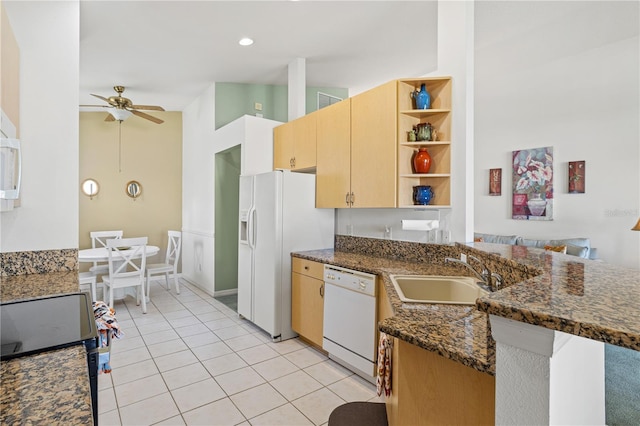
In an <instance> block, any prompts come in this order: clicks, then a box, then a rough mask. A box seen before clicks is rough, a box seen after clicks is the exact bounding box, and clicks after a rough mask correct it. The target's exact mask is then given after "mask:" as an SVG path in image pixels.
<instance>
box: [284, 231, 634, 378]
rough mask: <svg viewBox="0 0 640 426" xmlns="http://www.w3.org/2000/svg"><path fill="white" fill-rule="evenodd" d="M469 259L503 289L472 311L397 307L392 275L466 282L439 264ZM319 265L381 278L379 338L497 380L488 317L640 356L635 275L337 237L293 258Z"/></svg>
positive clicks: (563, 262)
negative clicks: (383, 299) (384, 300)
mask: <svg viewBox="0 0 640 426" xmlns="http://www.w3.org/2000/svg"><path fill="white" fill-rule="evenodd" d="M462 252H464V253H468V254H473V255H475V256H476V257H478V258H481V259H482V260H483V262H486V264H487V265H489V268H490V269H491V270H492V271H494V272H498V273H500V274H501V275H502V276H503V278H504V279H505V286H504V288H502V289H500V290H498V291H496V292H493V293H490V294H489V295H487V296H484V297H482V298H480V299H478V301H477V302H476V306H465V305H438V304H420V303H405V302H402V301H401V300H400V299H399V297H398V295H397V293H396V291H395V288H394V287H393V284H392V283H391V280H390V278H389V275H391V274H413V275H470V271H468V270H466V269H463V268H457V267H454V266H449V265H445V264H444V258H445V257H457V258H459V257H460V253H462ZM292 255H293V256H294V257H300V258H303V259H307V260H312V261H316V262H320V263H325V264H330V265H336V266H341V267H344V268H349V269H355V270H359V271H363V272H368V273H372V274H376V275H379V276H380V277H381V279H382V282H383V284H384V289H385V290H386V295H387V297H388V299H389V301H390V303H391V305H392V308H393V312H394V316H393V317H391V318H387V319H384V320H382V321H380V323H379V329H380V331H382V332H384V333H386V334H388V335H390V336H393V337H396V338H399V339H400V340H403V341H406V342H408V343H412V344H414V345H417V346H419V347H421V348H423V349H426V350H429V351H431V352H435V353H437V354H439V355H441V356H443V357H445V358H448V359H452V360H455V361H457V362H459V363H462V364H464V365H467V366H469V367H472V368H474V369H476V370H478V371H481V372H485V373H488V374H490V375H495V354H496V349H495V341H494V339H493V338H492V335H491V331H490V326H489V316H488V315H487V314H491V315H495V316H501V317H504V318H508V319H511V320H515V321H520V322H524V323H528V324H532V325H536V326H540V327H545V328H549V329H552V330H558V331H563V332H565V333H568V334H572V335H577V336H581V337H586V338H589V339H593V340H597V341H601V342H606V343H610V344H613V345H617V346H622V347H625V348H629V349H635V350H640V311H639V310H638V309H637V307H638V306H640V271H635V270H630V269H625V268H622V267H617V266H614V265H610V264H607V263H604V262H600V261H593V260H588V259H582V258H578V257H576V256H569V255H564V254H560V253H553V252H546V251H544V250H542V249H538V248H531V247H525V246H510V245H501V244H488V243H471V244H459V243H458V244H455V245H448V246H446V245H434V244H416V243H410V242H401V241H389V240H378V239H369V238H360V237H348V236H336V248H335V249H324V250H311V251H304V252H295V253H292Z"/></svg>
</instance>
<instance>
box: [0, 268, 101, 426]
mask: <svg viewBox="0 0 640 426" xmlns="http://www.w3.org/2000/svg"><path fill="white" fill-rule="evenodd" d="M78 291H79V284H78V272H77V271H70V272H51V273H45V274H26V275H16V276H9V277H7V276H4V277H0V300H1V301H2V302H10V301H14V300H25V299H33V298H37V297H44V296H49V295H57V294H68V293H77V292H78ZM0 386H1V392H0V424H3V425H4V424H7V425H10V424H68V425H89V424H93V413H92V411H91V390H90V389H89V373H88V371H87V355H86V350H85V349H84V346H81V345H78V346H72V347H69V348H64V349H59V350H55V351H50V352H43V353H40V354H36V355H31V356H25V357H21V358H14V359H10V360H3V361H2V362H0Z"/></svg>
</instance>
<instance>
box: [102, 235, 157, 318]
mask: <svg viewBox="0 0 640 426" xmlns="http://www.w3.org/2000/svg"><path fill="white" fill-rule="evenodd" d="M147 240H148V239H147V237H139V238H119V239H111V240H107V251H108V253H109V275H103V276H102V291H103V293H104V297H105V299H107V296H109V297H108V299H109V307H111V308H113V291H114V290H115V289H118V288H125V287H137V288H136V297H137V304H138V305H139V304H140V302H142V313H144V314H146V313H147V301H146V297H145V293H144V271H145V267H146V262H147V261H146V258H147ZM136 259H139V260H140V262H139V264H137V263H135V262H134V260H136ZM129 267H130V268H131V271H128V270H127V269H128V268H129Z"/></svg>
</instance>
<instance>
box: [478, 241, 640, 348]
mask: <svg viewBox="0 0 640 426" xmlns="http://www.w3.org/2000/svg"><path fill="white" fill-rule="evenodd" d="M472 246H473V249H476V250H479V252H480V253H491V256H495V257H497V256H499V257H500V258H502V259H505V260H506V261H515V262H518V263H522V264H525V265H529V266H533V267H537V268H540V269H541V270H542V271H543V273H542V274H540V275H538V276H535V277H532V278H529V279H527V280H524V281H522V282H517V283H514V284H513V285H510V286H508V287H507V288H504V289H502V290H500V291H497V292H495V293H491V294H489V295H487V296H485V297H482V298H480V299H478V301H477V307H478V309H479V310H481V311H483V312H486V313H488V314H490V315H495V316H498V317H504V318H507V319H511V320H515V321H519V322H523V323H527V324H531V325H536V326H540V327H544V328H547V329H551V330H556V331H562V332H564V333H567V334H572V335H576V336H580V337H585V338H588V339H592V340H596V341H600V342H605V343H610V344H612V345H616V346H621V347H624V348H628V349H633V350H636V351H640V310H639V309H638V307H639V306H640V271H637V270H633V269H627V268H623V267H620V266H615V265H611V264H607V263H604V262H599V261H593V260H587V259H581V258H577V257H575V256H569V255H563V254H559V253H552V252H545V251H543V250H542V249H535V248H528V247H525V246H510V245H501V244H488V243H474V244H472Z"/></svg>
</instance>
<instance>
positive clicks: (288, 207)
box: [238, 170, 335, 341]
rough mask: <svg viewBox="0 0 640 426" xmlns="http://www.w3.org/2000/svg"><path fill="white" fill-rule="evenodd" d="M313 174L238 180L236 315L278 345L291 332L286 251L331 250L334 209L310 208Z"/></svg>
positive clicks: (275, 174)
mask: <svg viewBox="0 0 640 426" xmlns="http://www.w3.org/2000/svg"><path fill="white" fill-rule="evenodd" d="M315 193H316V191H315V175H313V174H307V173H296V172H289V171H282V170H278V171H273V172H268V173H262V174H257V175H253V176H240V221H239V244H238V314H240V315H241V316H243V317H244V318H246V319H248V320H249V321H251V322H253V323H254V324H255V325H257V326H258V327H260V328H262V329H263V330H264V331H266V332H267V333H269V334H270V335H271V338H272V340H274V341H280V340H286V339H290V338H292V337H295V336H297V334H296V333H295V332H294V331H293V330H292V329H291V252H294V251H302V250H314V249H324V248H332V247H333V240H334V216H335V210H334V209H316V208H315Z"/></svg>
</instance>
